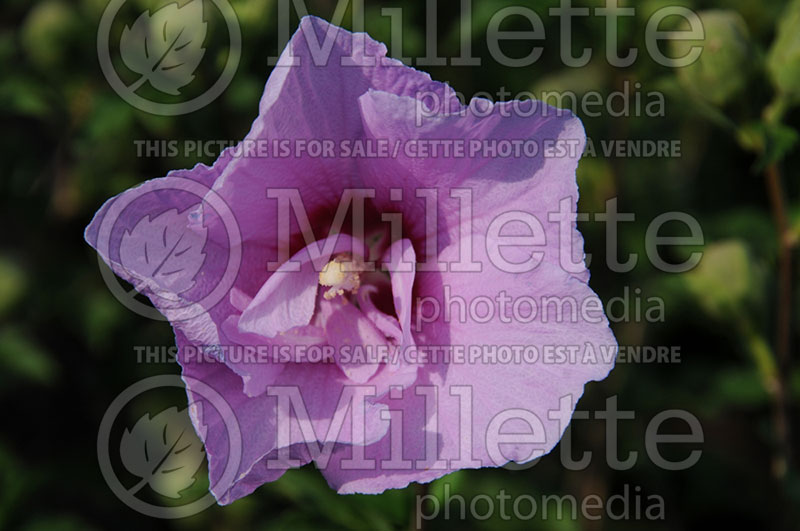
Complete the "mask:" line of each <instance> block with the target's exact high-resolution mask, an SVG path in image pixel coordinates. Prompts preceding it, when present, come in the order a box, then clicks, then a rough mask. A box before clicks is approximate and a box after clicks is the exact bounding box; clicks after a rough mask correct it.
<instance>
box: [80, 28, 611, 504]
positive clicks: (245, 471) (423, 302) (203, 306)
mask: <svg viewBox="0 0 800 531" xmlns="http://www.w3.org/2000/svg"><path fill="white" fill-rule="evenodd" d="M585 140H586V138H585V134H584V131H583V127H582V125H581V123H580V121H579V120H578V119H577V118H576V117H574V116H573V115H572V114H571V113H569V112H564V111H559V112H557V111H556V110H555V109H553V108H552V107H548V106H547V105H545V104H544V103H542V102H539V101H533V100H531V101H513V102H501V103H492V102H490V101H487V100H483V99H473V100H472V101H471V102H469V103H468V104H464V103H462V102H461V101H460V99H459V97H458V96H457V94H456V93H455V92H454V91H453V89H452V88H451V87H449V86H448V85H446V84H444V83H439V82H436V81H432V80H431V79H430V77H429V76H428V75H427V74H425V73H423V72H419V71H417V70H415V69H413V68H410V67H407V66H405V65H403V64H401V63H400V62H398V61H395V60H392V59H390V58H387V57H386V47H385V46H384V45H383V44H381V43H378V42H375V41H373V40H372V39H370V38H369V37H368V36H367V35H365V34H353V33H350V32H348V31H346V30H343V29H341V28H337V27H335V26H332V25H329V24H328V23H326V22H325V21H323V20H320V19H318V18H314V17H305V18H303V19H302V20H301V23H300V27H299V29H298V31H297V32H296V33H295V34H294V36H293V37H292V39H291V41H290V42H289V43H288V46H287V48H286V50H284V52H283V54H282V55H281V57H280V59H279V62H278V64H277V66H276V67H275V69H274V70H273V72H272V74H271V75H270V77H269V80H268V81H267V84H266V87H265V89H264V94H263V96H262V98H261V102H260V105H259V115H258V117H257V118H256V120H255V122H254V123H253V126H252V128H251V130H250V132H249V133H248V134H247V136H246V138H245V139H244V140H243V141H242V143H241V144H240V145H239V146H236V147H234V148H229V149H227V150H226V151H225V152H223V153H222V155H221V156H220V157H219V158H218V159H217V161H216V162H215V163H214V164H213V165H212V166H210V167H208V166H205V165H202V164H199V165H197V166H195V167H194V168H192V169H189V170H177V171H172V172H170V173H169V174H168V175H167V176H166V177H164V178H161V179H154V180H151V181H147V182H145V183H143V184H142V185H140V186H138V187H136V188H133V189H131V190H127V191H125V192H123V193H122V194H120V195H118V196H116V197H114V198H112V199H110V200H109V201H108V202H106V204H105V205H103V207H102V208H101V209H100V210H99V211H98V212H97V214H96V215H95V218H94V219H93V221H92V222H91V224H90V225H89V226H88V227H87V229H86V240H87V241H88V242H89V243H90V244H91V245H92V246H93V247H94V248H95V249H97V250H98V252H99V254H100V256H101V257H102V259H103V260H104V261H105V262H106V263H108V264H109V266H110V267H111V268H112V269H113V271H114V272H115V273H117V274H118V275H119V276H121V277H122V278H124V279H125V280H127V281H129V282H131V283H132V284H133V285H134V287H135V288H136V289H137V290H139V291H140V292H141V293H144V294H145V295H147V296H148V297H149V298H150V300H151V302H152V303H153V304H154V305H155V306H156V308H158V309H159V310H160V311H161V312H162V313H163V314H164V315H165V316H166V317H167V318H168V319H169V321H170V322H171V324H172V326H173V328H174V332H175V336H176V342H177V346H178V351H179V354H178V360H179V362H180V365H181V369H182V375H183V377H184V379H185V381H186V382H187V394H188V398H189V402H190V404H192V407H191V408H190V411H191V417H192V419H191V420H192V422H193V425H194V427H195V429H196V430H197V432H198V434H199V435H200V436H201V438H202V440H203V442H204V444H205V448H206V452H207V456H208V462H209V474H210V483H211V491H212V493H213V494H214V495H215V497H216V499H217V500H218V501H219V503H221V504H227V503H231V502H232V501H234V500H236V499H238V498H240V497H242V496H245V495H247V494H249V493H250V492H252V491H253V490H254V489H256V488H257V487H259V486H260V485H262V484H264V483H265V482H269V481H274V480H275V479H277V478H279V477H280V476H281V475H282V474H283V473H284V472H285V471H286V470H287V469H289V468H293V467H297V466H301V465H304V464H307V463H310V462H314V463H315V465H316V466H317V467H318V468H319V469H320V471H321V473H322V474H323V475H324V477H325V479H326V480H327V481H328V483H329V484H330V485H331V486H332V487H333V488H335V489H336V490H337V491H338V492H340V493H356V492H358V493H380V492H382V491H384V490H386V489H389V488H402V487H405V486H406V485H408V484H409V483H410V482H412V481H416V482H421V483H422V482H429V481H431V480H433V479H435V478H438V477H441V476H443V475H445V474H447V473H449V472H452V471H454V470H457V469H462V468H480V467H486V466H502V465H504V464H505V463H507V462H509V461H515V462H519V463H522V462H527V461H530V460H533V459H535V458H537V457H539V456H541V455H544V454H546V453H548V452H549V451H550V450H552V448H553V447H554V446H555V445H556V444H557V442H558V441H559V439H560V438H561V435H562V433H563V431H564V430H565V429H566V427H567V424H568V422H569V418H570V416H571V414H572V412H573V411H574V408H575V405H576V402H577V401H578V399H579V398H580V396H581V395H582V393H583V388H584V385H585V384H586V383H587V382H589V381H591V380H601V379H603V378H605V377H606V375H607V374H608V372H609V371H610V370H611V368H612V367H613V363H614V354H615V349H616V341H615V339H614V336H613V334H612V333H611V331H610V329H609V327H608V322H607V320H606V318H605V315H604V313H603V309H602V304H601V303H600V301H599V299H598V298H597V296H596V295H595V294H594V292H593V291H592V290H591V288H590V287H589V286H588V280H589V273H588V270H587V269H586V267H585V265H584V264H583V239H582V237H581V235H580V233H579V232H578V231H577V228H576V224H575V214H574V209H575V208H576V205H577V199H578V190H577V184H576V179H575V170H576V167H577V164H578V159H579V157H580V154H581V153H582V150H583V146H584V143H585ZM520 143H522V144H524V146H526V149H524V150H523V151H522V152H518V153H513V152H512V153H511V154H508V153H503V152H502V148H501V146H509V145H517V146H519V145H521V144H520ZM548 143H551V144H553V143H555V145H563V146H572V147H573V149H561V150H551V151H548V149H547V148H546V146H547V145H548ZM559 143H560V144H559ZM320 146H327V148H326V149H327V152H326V151H325V150H322V151H319V150H316V148H317V147H320ZM437 146H438V148H437ZM443 146H447V147H448V149H449V150H444V149H443ZM457 146H461V147H462V148H463V149H462V150H461V151H459V149H458V148H457ZM531 146H536V147H538V148H540V149H538V150H537V149H528V148H530V147H531ZM424 149H428V150H429V151H428V152H427V153H426V152H424ZM315 150H316V151H315ZM563 205H566V206H567V207H568V208H566V209H565V208H562V206H563ZM515 236H516V238H513V237H515ZM565 257H566V258H565ZM565 264H569V266H568V267H565ZM589 310H591V311H589ZM315 354H321V355H320V356H316V357H315ZM196 382H202V383H203V384H204V386H207V387H209V388H212V389H213V390H214V391H215V392H216V393H218V394H219V396H220V397H222V399H224V401H225V402H227V404H228V405H229V406H230V411H233V414H234V417H235V418H230V415H228V416H223V415H221V414H220V411H219V408H216V407H214V400H213V399H212V397H209V396H207V395H208V393H207V392H206V393H204V392H201V391H200V390H199V389H198V388H197V385H195V383H196ZM223 409H224V408H223ZM231 423H235V424H236V426H237V427H238V433H239V434H240V435H241V436H240V437H231V430H230V429H229V428H230V426H231ZM514 434H517V435H514ZM519 434H522V435H519Z"/></svg>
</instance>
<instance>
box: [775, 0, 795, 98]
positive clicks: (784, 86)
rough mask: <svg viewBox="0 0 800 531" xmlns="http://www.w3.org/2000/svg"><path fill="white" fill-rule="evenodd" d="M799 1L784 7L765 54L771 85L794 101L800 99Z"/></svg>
mask: <svg viewBox="0 0 800 531" xmlns="http://www.w3.org/2000/svg"><path fill="white" fill-rule="evenodd" d="M799 28H800V0H794V1H792V2H790V3H789V5H787V6H786V10H785V11H784V13H783V16H781V17H780V21H779V22H778V27H777V31H776V35H775V40H774V41H773V43H772V47H771V48H770V49H769V52H768V53H767V71H768V72H769V75H770V78H771V79H772V83H773V85H775V88H776V89H777V90H778V92H781V93H783V94H786V95H788V96H790V97H791V98H793V99H794V100H798V99H800V29H799Z"/></svg>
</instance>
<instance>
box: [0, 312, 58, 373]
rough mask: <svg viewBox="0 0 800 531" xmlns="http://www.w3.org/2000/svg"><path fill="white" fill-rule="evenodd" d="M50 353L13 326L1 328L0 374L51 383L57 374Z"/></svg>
mask: <svg viewBox="0 0 800 531" xmlns="http://www.w3.org/2000/svg"><path fill="white" fill-rule="evenodd" d="M56 369H57V367H56V364H55V362H54V361H53V360H52V358H51V357H50V355H49V354H48V353H47V352H46V351H44V350H43V349H42V348H41V347H39V346H38V345H37V344H36V343H34V342H32V341H31V340H30V339H28V338H27V337H26V336H25V335H24V334H23V333H22V332H20V331H19V330H18V329H16V328H12V327H11V326H6V327H5V328H3V329H1V330H0V374H3V376H7V375H8V376H12V377H18V378H24V379H26V380H30V381H33V382H36V383H40V384H49V383H51V382H52V381H53V379H54V378H55V375H56Z"/></svg>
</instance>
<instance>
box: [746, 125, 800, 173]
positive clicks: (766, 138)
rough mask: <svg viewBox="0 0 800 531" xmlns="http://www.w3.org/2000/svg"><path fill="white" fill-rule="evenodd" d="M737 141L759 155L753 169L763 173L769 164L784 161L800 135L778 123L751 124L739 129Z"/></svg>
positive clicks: (799, 138)
mask: <svg viewBox="0 0 800 531" xmlns="http://www.w3.org/2000/svg"><path fill="white" fill-rule="evenodd" d="M736 139H737V141H738V142H739V145H740V146H742V148H744V149H746V150H747V151H750V152H753V153H758V154H759V157H758V159H757V160H756V164H755V167H754V168H753V169H754V170H755V171H756V172H761V171H763V169H764V168H766V167H767V166H768V165H769V164H773V163H775V162H779V161H781V160H783V158H784V157H786V155H787V154H789V152H791V150H792V149H794V147H795V146H796V145H797V142H798V140H800V135H798V133H797V131H795V130H794V128H792V127H789V126H788V125H783V124H781V123H778V122H750V123H747V124H744V125H742V126H741V127H739V129H738V130H737V132H736Z"/></svg>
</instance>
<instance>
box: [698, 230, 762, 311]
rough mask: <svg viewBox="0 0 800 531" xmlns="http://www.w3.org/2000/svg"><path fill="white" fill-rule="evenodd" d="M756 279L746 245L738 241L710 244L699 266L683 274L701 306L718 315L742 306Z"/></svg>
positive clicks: (736, 309)
mask: <svg viewBox="0 0 800 531" xmlns="http://www.w3.org/2000/svg"><path fill="white" fill-rule="evenodd" d="M754 278H755V275H754V272H753V270H752V266H751V263H750V257H749V254H748V252H747V248H746V247H745V245H744V244H743V243H742V242H741V241H739V240H728V241H723V242H715V243H712V244H710V245H708V246H707V247H706V249H705V250H704V252H703V257H702V259H701V260H700V263H699V264H698V265H697V267H696V268H694V269H693V270H692V271H689V272H688V273H686V274H684V275H683V280H684V282H685V283H686V286H687V288H688V290H689V292H690V293H692V294H693V295H694V297H695V299H696V300H697V302H698V303H699V304H700V306H701V307H702V308H703V309H704V310H705V311H706V312H708V313H709V314H710V315H713V316H715V317H717V318H728V317H730V316H731V315H735V314H736V313H737V312H738V311H739V310H740V309H741V307H742V306H743V305H744V303H745V301H746V300H747V299H748V298H749V297H750V295H751V294H752V293H753V291H754V285H753V280H754Z"/></svg>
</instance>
